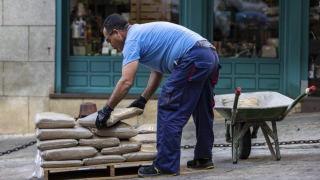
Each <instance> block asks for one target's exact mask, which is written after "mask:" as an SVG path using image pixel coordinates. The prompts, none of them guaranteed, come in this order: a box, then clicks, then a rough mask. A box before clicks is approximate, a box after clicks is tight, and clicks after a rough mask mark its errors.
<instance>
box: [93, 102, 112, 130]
mask: <svg viewBox="0 0 320 180" xmlns="http://www.w3.org/2000/svg"><path fill="white" fill-rule="evenodd" d="M112 111H113V109H111V108H110V107H109V106H108V105H105V106H104V107H103V108H102V109H101V110H100V111H98V116H97V119H96V127H97V128H98V129H100V128H104V127H107V121H108V119H109V118H110V115H111V112H112Z"/></svg>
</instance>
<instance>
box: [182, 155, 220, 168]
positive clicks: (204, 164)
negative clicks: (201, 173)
mask: <svg viewBox="0 0 320 180" xmlns="http://www.w3.org/2000/svg"><path fill="white" fill-rule="evenodd" d="M187 167H188V168H196V169H213V168H214V166H213V162H212V158H211V157H210V158H201V159H195V160H191V161H188V162H187Z"/></svg>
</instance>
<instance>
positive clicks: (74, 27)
mask: <svg viewBox="0 0 320 180" xmlns="http://www.w3.org/2000/svg"><path fill="white" fill-rule="evenodd" d="M71 29H72V38H79V34H80V32H79V23H78V21H76V20H74V21H73V22H72V26H71Z"/></svg>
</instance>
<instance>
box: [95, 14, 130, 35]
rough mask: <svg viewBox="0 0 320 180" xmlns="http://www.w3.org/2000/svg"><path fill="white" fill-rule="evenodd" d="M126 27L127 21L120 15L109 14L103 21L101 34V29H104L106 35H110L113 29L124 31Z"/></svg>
mask: <svg viewBox="0 0 320 180" xmlns="http://www.w3.org/2000/svg"><path fill="white" fill-rule="evenodd" d="M128 25H129V23H128V21H127V20H126V19H125V18H124V17H123V16H121V15H120V14H111V15H110V16H108V17H107V18H106V19H105V20H104V23H103V25H102V27H101V33H102V34H103V28H106V30H107V33H108V34H111V33H112V31H113V30H114V29H119V30H126V29H127V27H128Z"/></svg>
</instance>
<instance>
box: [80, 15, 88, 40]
mask: <svg viewBox="0 0 320 180" xmlns="http://www.w3.org/2000/svg"><path fill="white" fill-rule="evenodd" d="M79 29H80V34H79V38H86V22H85V21H83V20H82V17H81V18H80V21H79Z"/></svg>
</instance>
